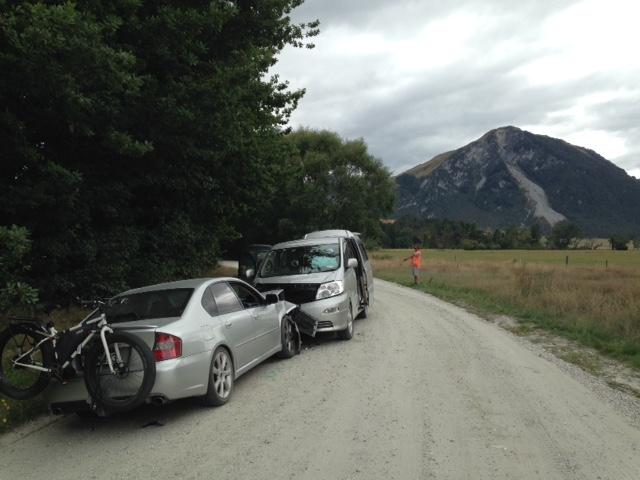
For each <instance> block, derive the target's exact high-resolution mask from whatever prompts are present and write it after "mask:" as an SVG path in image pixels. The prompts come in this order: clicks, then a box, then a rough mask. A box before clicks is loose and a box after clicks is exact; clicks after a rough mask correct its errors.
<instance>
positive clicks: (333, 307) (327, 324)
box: [287, 294, 350, 337]
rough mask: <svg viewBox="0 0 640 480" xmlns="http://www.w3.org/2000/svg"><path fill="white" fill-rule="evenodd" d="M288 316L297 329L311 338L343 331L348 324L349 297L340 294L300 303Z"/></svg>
mask: <svg viewBox="0 0 640 480" xmlns="http://www.w3.org/2000/svg"><path fill="white" fill-rule="evenodd" d="M287 303H289V302H287ZM292 305H293V304H292ZM290 315H291V317H292V318H293V321H294V322H295V323H296V324H297V325H298V329H299V330H300V331H301V332H302V333H305V334H306V335H310V336H312V337H313V336H315V335H316V333H318V332H337V331H340V330H344V329H345V328H347V326H348V324H349V316H350V312H349V297H348V296H347V295H346V294H341V295H336V296H335V297H330V298H325V299H322V300H316V301H314V302H307V303H302V304H300V305H298V306H297V308H296V309H293V310H292V311H291V313H290Z"/></svg>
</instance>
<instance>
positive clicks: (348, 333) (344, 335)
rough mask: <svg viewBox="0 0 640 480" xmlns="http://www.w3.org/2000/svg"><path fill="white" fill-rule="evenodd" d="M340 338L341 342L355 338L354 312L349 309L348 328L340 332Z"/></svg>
mask: <svg viewBox="0 0 640 480" xmlns="http://www.w3.org/2000/svg"><path fill="white" fill-rule="evenodd" d="M338 338H339V339H340V340H351V339H352V338H353V310H352V309H351V307H349V321H348V322H347V328H345V329H344V330H340V331H339V332H338Z"/></svg>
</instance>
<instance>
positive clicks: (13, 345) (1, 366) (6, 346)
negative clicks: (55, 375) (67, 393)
mask: <svg viewBox="0 0 640 480" xmlns="http://www.w3.org/2000/svg"><path fill="white" fill-rule="evenodd" d="M37 328H38V327H37V326H36V325H34V326H33V327H30V326H28V325H10V326H9V327H7V328H6V329H4V330H3V331H2V332H0V392H2V393H3V394H4V395H6V396H7V397H10V398H14V399H16V400H25V399H27V398H32V397H35V396H36V395H38V394H39V393H40V392H42V391H43V390H44V389H45V388H46V387H47V385H48V384H49V379H50V377H51V375H50V374H49V373H47V372H44V371H42V370H37V369H35V368H30V366H31V367H41V368H51V366H52V365H53V363H54V357H53V348H52V347H51V343H50V342H45V343H43V344H42V345H40V346H38V347H37V348H36V345H37V344H38V342H39V341H41V340H42V339H43V338H45V337H44V335H39V334H38V333H37ZM25 354H26V355H25Z"/></svg>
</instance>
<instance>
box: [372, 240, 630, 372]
mask: <svg viewBox="0 0 640 480" xmlns="http://www.w3.org/2000/svg"><path fill="white" fill-rule="evenodd" d="M409 254H410V251H407V250H379V251H376V252H373V253H372V257H373V265H374V272H375V274H376V276H378V277H380V278H382V279H384V280H389V281H393V282H396V283H400V284H402V285H406V286H412V278H411V276H410V271H409V265H408V262H403V260H402V259H403V258H406V257H407V256H408V255H409ZM566 255H569V256H570V262H569V266H565V264H564V261H565V260H564V258H565V256H566ZM572 257H573V260H574V262H573V263H572V261H571V258H572ZM423 258H424V260H423V262H424V265H423V276H422V281H421V284H420V285H419V286H418V287H417V288H418V289H420V290H423V291H426V292H428V293H431V294H433V295H435V296H437V297H440V298H442V299H444V300H447V301H451V302H453V303H457V304H462V305H464V306H468V307H472V308H474V309H477V310H479V311H480V312H481V313H486V314H500V315H507V316H510V317H514V318H516V319H518V320H520V321H521V322H522V323H521V325H522V326H521V328H522V329H523V330H527V329H530V328H541V329H543V330H546V331H549V332H552V333H555V334H558V335H560V336H563V337H565V338H568V339H571V340H575V341H577V342H579V343H581V344H583V345H586V346H588V347H592V348H595V349H596V350H598V351H600V352H602V353H604V354H606V355H609V356H610V357H613V358H616V359H618V360H622V361H624V362H626V363H628V364H630V365H632V366H633V367H635V368H638V369H640V252H637V251H628V252H612V251H569V252H567V251H537V250H533V251H499V252H494V251H460V250H444V251H431V250H425V251H424V252H423ZM606 260H608V268H605V267H604V264H605V261H606ZM516 333H518V332H516ZM574 360H576V362H574V363H578V362H580V363H583V364H585V365H586V363H588V362H583V361H582V360H584V359H574ZM591 367H592V366H588V365H587V369H589V368H591ZM593 368H595V367H593Z"/></svg>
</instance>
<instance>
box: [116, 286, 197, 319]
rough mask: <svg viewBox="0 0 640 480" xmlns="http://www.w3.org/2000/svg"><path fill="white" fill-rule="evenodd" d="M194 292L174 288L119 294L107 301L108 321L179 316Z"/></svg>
mask: <svg viewBox="0 0 640 480" xmlns="http://www.w3.org/2000/svg"><path fill="white" fill-rule="evenodd" d="M192 294H193V289H192V288H174V289H171V290H152V291H150V292H141V293H132V294H130V295H118V296H117V297H113V298H112V299H111V300H109V302H108V303H107V307H106V310H105V313H106V315H107V321H109V322H110V323H118V322H132V321H135V320H145V319H149V318H165V317H179V316H181V315H182V312H183V311H184V309H185V307H186V306H187V303H188V302H189V299H190V298H191V295H192Z"/></svg>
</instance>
